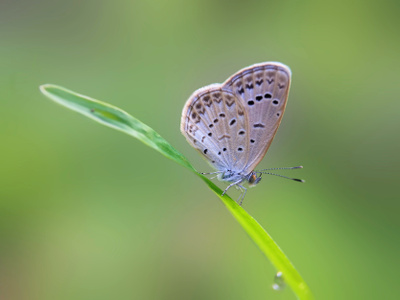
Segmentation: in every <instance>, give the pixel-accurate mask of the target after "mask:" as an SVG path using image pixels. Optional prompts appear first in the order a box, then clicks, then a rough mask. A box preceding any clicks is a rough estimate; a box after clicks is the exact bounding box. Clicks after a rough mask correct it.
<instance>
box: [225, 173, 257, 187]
mask: <svg viewBox="0 0 400 300" xmlns="http://www.w3.org/2000/svg"><path fill="white" fill-rule="evenodd" d="M218 179H219V180H221V181H228V182H241V181H247V182H248V183H249V185H250V186H254V185H256V184H257V183H259V182H260V180H261V177H257V174H256V172H254V171H252V172H250V173H249V174H246V175H245V174H244V173H243V172H237V171H233V170H227V171H225V172H223V173H221V174H220V175H218Z"/></svg>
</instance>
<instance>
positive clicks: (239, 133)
mask: <svg viewBox="0 0 400 300" xmlns="http://www.w3.org/2000/svg"><path fill="white" fill-rule="evenodd" d="M246 124H248V120H247V116H246V114H245V111H244V106H243V104H242V102H241V101H240V100H239V99H238V98H237V97H236V96H235V95H234V94H233V93H232V92H231V91H229V90H224V89H222V88H221V85H218V84H213V85H210V86H208V87H205V88H202V89H200V90H198V91H196V92H194V93H193V95H192V96H191V97H190V98H189V100H188V102H187V103H186V106H185V109H184V112H183V114H182V124H181V131H182V133H183V134H184V135H185V137H186V139H187V140H188V141H189V143H190V144H191V145H192V146H193V147H194V148H195V149H197V150H198V151H199V152H200V153H201V154H202V155H203V156H204V157H205V158H206V160H207V161H208V162H209V163H211V164H212V165H213V166H214V167H215V168H216V169H217V170H224V171H225V170H230V169H232V168H236V167H237V166H239V167H241V166H244V165H245V164H246V162H247V160H248V153H247V152H246V151H245V149H246V147H248V145H247V143H248V139H246V137H245V132H247V128H246Z"/></svg>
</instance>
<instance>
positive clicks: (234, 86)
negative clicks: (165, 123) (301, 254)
mask: <svg viewBox="0 0 400 300" xmlns="http://www.w3.org/2000/svg"><path fill="white" fill-rule="evenodd" d="M290 82H291V71H290V69H289V67H287V66H286V65H284V64H281V63H278V62H264V63H259V64H255V65H252V66H249V67H247V68H244V69H242V70H240V71H238V72H237V73H235V74H233V75H232V76H231V77H229V78H228V79H227V80H226V81H225V82H224V83H222V84H219V83H215V84H211V85H208V86H205V87H203V88H200V89H198V90H196V91H195V92H194V93H193V94H192V95H191V96H190V98H189V99H188V100H187V102H186V104H185V106H184V108H183V111H182V118H181V132H182V134H183V135H184V136H185V138H186V140H187V141H188V142H189V144H190V145H191V146H192V147H193V148H195V149H196V150H198V151H199V152H200V154H201V155H202V156H203V157H204V158H205V159H206V160H207V162H208V163H209V164H211V166H212V167H213V168H214V169H216V170H217V171H216V172H212V173H202V174H217V175H218V179H219V180H222V181H227V182H229V183H230V184H229V185H228V187H227V188H226V189H225V190H224V192H223V194H222V195H224V194H225V193H226V192H227V190H228V189H229V188H231V187H232V186H236V187H238V188H239V189H241V190H242V191H243V193H242V194H241V196H240V198H239V199H238V202H239V200H240V203H239V204H240V205H241V204H242V201H243V199H244V196H245V194H246V191H247V189H246V188H245V187H244V186H243V185H242V183H243V182H247V183H248V184H249V186H254V185H256V184H257V183H259V182H260V180H261V175H262V174H271V175H277V176H281V177H285V178H288V179H292V180H296V181H301V182H304V181H303V180H301V179H295V178H289V177H286V176H283V175H278V174H272V173H269V172H266V171H269V170H276V169H297V168H302V167H301V166H299V167H291V168H271V169H263V170H260V171H254V169H255V167H256V166H257V165H258V164H259V163H260V161H261V160H262V159H263V158H264V156H265V154H266V152H267V150H268V148H269V146H270V145H271V142H272V140H273V139H274V137H275V134H276V131H277V130H278V127H279V124H280V123H281V120H282V116H283V113H284V111H285V107H286V102H287V99H288V95H289V88H290Z"/></svg>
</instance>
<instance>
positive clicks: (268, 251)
mask: <svg viewBox="0 0 400 300" xmlns="http://www.w3.org/2000/svg"><path fill="white" fill-rule="evenodd" d="M40 90H41V92H42V93H43V94H44V95H45V96H47V97H48V98H50V99H51V100H53V101H55V102H57V103H59V104H61V105H63V106H65V107H68V108H69V109H72V110H74V111H76V112H79V113H81V114H83V115H85V116H87V117H89V118H91V119H93V120H95V121H97V122H99V123H101V124H103V125H106V126H108V127H111V128H114V129H116V130H119V131H122V132H124V133H126V134H129V135H131V136H133V137H135V138H137V139H138V140H140V141H141V142H143V143H144V144H146V145H148V146H150V147H151V148H153V149H155V150H157V151H158V152H160V153H161V154H163V155H164V156H166V157H168V158H169V159H172V160H174V161H176V162H177V163H179V164H180V165H182V166H184V167H186V168H188V169H189V170H191V171H192V172H194V173H195V174H196V175H197V176H199V177H200V178H201V179H202V180H203V181H204V182H205V183H206V184H207V185H208V186H209V188H210V189H211V190H212V191H213V192H214V193H215V194H216V195H217V196H218V197H219V198H220V199H221V200H222V202H223V203H224V205H225V206H226V207H227V208H228V210H229V211H230V212H231V213H232V215H233V216H234V217H235V218H236V220H237V221H238V222H239V223H240V224H241V225H242V227H243V229H244V230H245V231H246V232H247V234H248V235H249V236H250V238H251V239H252V240H253V241H254V242H255V243H256V244H257V246H258V247H259V248H260V250H261V251H262V252H263V253H264V254H265V255H266V256H267V258H268V259H269V260H270V261H271V262H272V264H273V265H274V266H275V268H276V269H277V270H278V271H281V272H282V273H283V277H284V280H285V282H286V283H287V284H288V285H289V286H290V287H291V288H292V290H293V292H294V293H295V294H296V296H297V297H298V298H299V299H313V296H312V294H311V291H310V289H309V288H308V286H307V284H306V283H305V281H304V280H303V278H302V277H301V276H300V274H299V273H298V272H297V270H296V269H295V268H294V266H293V265H292V263H291V262H290V260H289V259H288V258H287V257H286V255H285V254H284V253H283V252H282V250H281V249H280V248H279V247H278V245H277V244H276V243H275V242H274V240H273V239H272V238H271V237H270V236H269V235H268V233H267V232H266V231H265V230H264V228H262V227H261V225H260V224H259V223H258V222H257V221H256V220H255V219H254V218H253V217H251V216H250V215H249V214H248V213H247V212H246V211H245V210H244V209H243V208H242V207H241V206H239V205H238V204H237V203H236V202H235V201H234V200H232V199H231V198H230V197H229V196H228V195H224V196H221V195H222V190H221V189H220V188H218V187H217V186H216V185H215V184H214V183H213V182H211V181H210V180H209V179H207V178H206V177H204V176H203V175H201V174H199V173H198V172H197V171H196V170H195V169H194V167H193V166H192V165H191V164H190V163H189V161H188V160H187V159H186V158H185V157H184V156H183V155H182V154H181V153H180V152H179V151H177V150H176V149H175V148H174V147H172V146H171V145H170V144H169V143H168V142H167V141H166V140H165V139H163V138H162V137H161V136H160V135H159V134H158V133H156V132H155V131H154V130H153V129H152V128H150V127H149V126H147V125H145V124H143V123H142V122H140V121H139V120H137V119H135V118H134V117H132V116H131V115H129V114H128V113H126V112H125V111H123V110H121V109H119V108H117V107H115V106H112V105H110V104H108V103H104V102H101V101H98V100H95V99H92V98H89V97H87V96H83V95H80V94H77V93H75V92H72V91H70V90H67V89H65V88H62V87H59V86H56V85H51V84H45V85H42V86H40ZM271 282H272V278H271Z"/></svg>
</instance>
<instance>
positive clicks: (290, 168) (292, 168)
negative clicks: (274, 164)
mask: <svg viewBox="0 0 400 300" xmlns="http://www.w3.org/2000/svg"><path fill="white" fill-rule="evenodd" d="M294 169H303V166H298V167H284V168H269V169H262V170H259V171H270V170H294Z"/></svg>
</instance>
